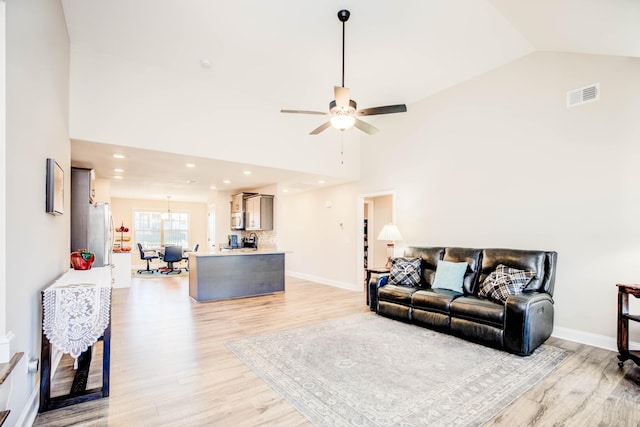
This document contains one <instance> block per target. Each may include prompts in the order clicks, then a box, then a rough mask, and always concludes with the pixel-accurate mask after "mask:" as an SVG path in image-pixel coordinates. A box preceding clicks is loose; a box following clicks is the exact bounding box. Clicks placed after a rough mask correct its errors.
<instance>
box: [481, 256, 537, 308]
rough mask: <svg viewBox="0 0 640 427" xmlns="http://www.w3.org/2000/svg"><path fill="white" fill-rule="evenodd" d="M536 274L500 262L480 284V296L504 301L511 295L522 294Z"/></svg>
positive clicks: (500, 301)
mask: <svg viewBox="0 0 640 427" xmlns="http://www.w3.org/2000/svg"><path fill="white" fill-rule="evenodd" d="M534 276H535V272H534V271H527V270H518V269H516V268H512V267H507V266H506V265H504V264H500V265H498V267H496V270H495V271H493V272H491V274H489V275H488V276H487V278H486V279H484V281H483V282H482V283H481V284H480V289H479V290H478V296H480V297H485V298H489V299H490V300H492V301H495V302H498V303H504V302H506V301H507V298H509V296H510V295H520V294H521V293H522V290H523V289H524V287H525V286H527V283H529V281H530V280H531V279H532V278H533V277H534Z"/></svg>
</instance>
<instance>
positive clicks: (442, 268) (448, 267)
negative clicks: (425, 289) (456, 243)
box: [431, 260, 468, 292]
mask: <svg viewBox="0 0 640 427" xmlns="http://www.w3.org/2000/svg"><path fill="white" fill-rule="evenodd" d="M467 265H468V264H467V263H466V262H450V261H443V260H440V261H438V268H437V269H436V278H435V280H434V281H433V285H431V287H433V288H438V289H449V290H451V291H456V292H462V284H463V282H464V275H465V273H466V272H467Z"/></svg>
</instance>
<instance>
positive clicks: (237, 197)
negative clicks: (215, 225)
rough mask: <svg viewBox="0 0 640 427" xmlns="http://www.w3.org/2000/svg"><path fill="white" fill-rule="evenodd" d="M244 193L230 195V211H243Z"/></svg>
mask: <svg viewBox="0 0 640 427" xmlns="http://www.w3.org/2000/svg"><path fill="white" fill-rule="evenodd" d="M243 196H244V193H238V194H234V195H233V196H231V213H234V212H243V211H244V197H243Z"/></svg>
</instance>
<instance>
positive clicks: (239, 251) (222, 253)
mask: <svg viewBox="0 0 640 427" xmlns="http://www.w3.org/2000/svg"><path fill="white" fill-rule="evenodd" d="M286 253H289V251H283V250H278V249H275V248H265V249H258V250H255V249H252V248H242V249H228V250H222V251H215V252H209V253H198V252H195V253H191V254H189V256H195V257H197V258H203V257H212V256H229V255H269V254H286Z"/></svg>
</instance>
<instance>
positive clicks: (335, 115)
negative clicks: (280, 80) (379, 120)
mask: <svg viewBox="0 0 640 427" xmlns="http://www.w3.org/2000/svg"><path fill="white" fill-rule="evenodd" d="M350 15H351V13H350V12H349V11H348V10H341V11H339V12H338V19H339V20H340V22H342V86H334V87H333V92H334V96H335V99H334V100H333V101H331V102H330V103H329V112H328V113H324V112H321V111H307V110H280V112H281V113H293V114H319V115H323V116H331V118H330V119H329V121H327V122H325V123H323V124H321V125H320V126H318V127H317V128H315V129H314V130H312V131H311V132H310V133H309V135H317V134H319V133H320V132H322V131H324V130H325V129H327V128H329V126H333V127H334V128H335V129H338V130H339V131H345V130H348V129H351V128H352V127H354V126H355V127H356V128H358V129H360V130H361V131H362V132H364V133H366V134H368V135H372V134H374V133H376V132H378V129H377V128H376V127H374V126H372V125H370V124H369V123H367V122H364V121H362V120H360V119H359V118H358V117H360V116H375V115H379V114H392V113H405V112H406V111H407V106H406V105H405V104H398V105H387V106H384V107H373V108H365V109H364V110H358V108H357V104H356V101H354V100H353V99H351V98H350V93H349V88H346V87H344V27H345V22H347V21H348V20H349V16H350Z"/></svg>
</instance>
